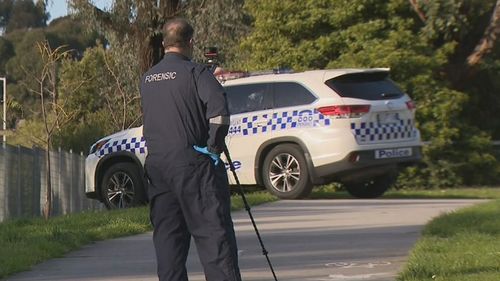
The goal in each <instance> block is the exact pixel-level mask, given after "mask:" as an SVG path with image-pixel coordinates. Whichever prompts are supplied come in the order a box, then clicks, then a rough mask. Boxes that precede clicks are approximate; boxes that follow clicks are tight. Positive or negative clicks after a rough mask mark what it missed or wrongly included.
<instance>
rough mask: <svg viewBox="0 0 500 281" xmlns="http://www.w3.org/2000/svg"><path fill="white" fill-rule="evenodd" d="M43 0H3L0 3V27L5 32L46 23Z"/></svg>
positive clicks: (46, 16)
mask: <svg viewBox="0 0 500 281" xmlns="http://www.w3.org/2000/svg"><path fill="white" fill-rule="evenodd" d="M45 9H46V5H45V1H41V0H38V1H36V3H35V2H34V1H32V0H5V1H2V2H1V3H0V28H4V29H5V32H6V33H9V32H12V31H14V30H17V29H27V28H34V27H42V26H45V25H46V22H47V19H48V14H47V13H46V11H45Z"/></svg>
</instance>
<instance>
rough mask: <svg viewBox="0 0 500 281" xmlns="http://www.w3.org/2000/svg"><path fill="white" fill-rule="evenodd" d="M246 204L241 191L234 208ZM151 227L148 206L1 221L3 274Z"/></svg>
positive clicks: (265, 197)
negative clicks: (45, 218) (96, 242)
mask: <svg viewBox="0 0 500 281" xmlns="http://www.w3.org/2000/svg"><path fill="white" fill-rule="evenodd" d="M247 199H248V201H249V203H250V204H251V205H257V204H261V203H265V202H271V201H275V200H277V198H276V197H274V196H271V195H269V194H268V193H264V192H256V193H251V194H248V195H247ZM242 207H243V203H242V200H241V198H240V196H239V195H235V196H233V197H232V209H233V210H237V209H241V208H242ZM149 230H151V225H150V223H149V215H148V208H147V207H140V208H131V209H126V210H116V211H102V212H87V213H81V214H72V215H67V216H61V217H55V218H51V219H49V220H48V221H45V220H44V219H42V218H31V219H16V220H11V221H6V222H3V223H0V278H4V277H6V276H8V275H11V274H13V273H15V272H19V271H24V270H28V269H29V268H30V267H31V266H32V265H34V264H37V263H40V262H42V261H45V260H48V259H51V258H56V257H61V256H63V255H64V254H66V253H68V252H69V251H72V250H75V249H78V248H79V247H81V246H83V245H85V244H88V243H91V242H93V241H98V240H105V239H110V238H116V237H122V236H127V235H132V234H138V233H143V232H146V231H149Z"/></svg>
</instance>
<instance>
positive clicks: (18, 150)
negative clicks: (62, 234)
mask: <svg viewBox="0 0 500 281" xmlns="http://www.w3.org/2000/svg"><path fill="white" fill-rule="evenodd" d="M50 158H51V180H52V192H53V212H52V214H53V215H65V214H69V213H77V212H81V211H85V210H101V209H103V208H104V207H103V205H102V204H101V203H100V202H98V201H96V200H91V199H88V198H86V196H85V192H84V186H85V181H84V179H85V156H83V155H82V154H75V153H72V152H66V151H61V150H60V149H59V151H51V153H50ZM46 192H47V184H46V152H45V151H44V150H42V149H39V148H33V149H29V148H25V147H21V146H11V145H8V144H5V143H2V144H0V222H1V221H4V220H6V219H11V218H21V217H23V218H24V217H37V216H41V214H42V209H43V206H44V204H45V198H46V194H47V193H46Z"/></svg>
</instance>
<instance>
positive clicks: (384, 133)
mask: <svg viewBox="0 0 500 281" xmlns="http://www.w3.org/2000/svg"><path fill="white" fill-rule="evenodd" d="M351 130H352V132H353V134H354V136H356V140H357V141H358V143H368V142H378V141H391V140H401V139H412V138H415V137H416V134H417V131H416V129H415V126H414V123H413V120H412V119H401V120H399V122H397V123H393V124H378V123H377V122H361V123H351Z"/></svg>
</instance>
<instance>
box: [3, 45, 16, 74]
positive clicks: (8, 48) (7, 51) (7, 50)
mask: <svg viewBox="0 0 500 281" xmlns="http://www.w3.org/2000/svg"><path fill="white" fill-rule="evenodd" d="M0 54H1V55H0V75H4V74H5V64H6V63H7V61H8V60H9V59H10V58H12V57H13V56H14V46H13V45H12V43H11V42H10V41H9V40H7V39H5V38H3V37H0Z"/></svg>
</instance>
